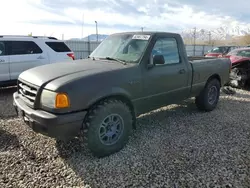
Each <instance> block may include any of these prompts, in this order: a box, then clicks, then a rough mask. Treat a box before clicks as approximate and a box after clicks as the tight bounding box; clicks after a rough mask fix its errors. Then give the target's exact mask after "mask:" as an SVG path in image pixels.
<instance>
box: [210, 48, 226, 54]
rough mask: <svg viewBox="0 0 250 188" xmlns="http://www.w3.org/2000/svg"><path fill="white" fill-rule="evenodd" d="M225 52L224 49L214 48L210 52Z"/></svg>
mask: <svg viewBox="0 0 250 188" xmlns="http://www.w3.org/2000/svg"><path fill="white" fill-rule="evenodd" d="M225 51H226V48H225V47H216V48H213V49H212V50H211V51H210V52H212V53H224V52H225Z"/></svg>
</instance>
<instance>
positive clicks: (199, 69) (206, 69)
mask: <svg viewBox="0 0 250 188" xmlns="http://www.w3.org/2000/svg"><path fill="white" fill-rule="evenodd" d="M189 62H190V64H191V66H192V69H193V80H192V93H199V92H200V91H201V89H202V88H204V86H205V84H206V82H207V79H208V78H209V77H210V76H212V75H214V74H216V75H220V81H221V84H222V85H224V84H225V83H227V82H228V78H229V77H228V75H229V71H230V70H229V67H230V66H229V64H230V60H229V59H225V58H213V57H212V58H205V57H203V58H200V59H198V58H197V59H195V60H192V61H189ZM227 69H228V72H227V71H225V70H227Z"/></svg>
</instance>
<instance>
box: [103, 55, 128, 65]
mask: <svg viewBox="0 0 250 188" xmlns="http://www.w3.org/2000/svg"><path fill="white" fill-rule="evenodd" d="M106 59H107V60H113V61H117V62H119V63H122V64H123V65H126V64H127V63H126V62H125V61H122V60H120V59H116V58H113V57H106Z"/></svg>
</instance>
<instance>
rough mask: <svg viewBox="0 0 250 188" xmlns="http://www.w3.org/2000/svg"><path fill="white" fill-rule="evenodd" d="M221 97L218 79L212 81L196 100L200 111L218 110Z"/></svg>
mask: <svg viewBox="0 0 250 188" xmlns="http://www.w3.org/2000/svg"><path fill="white" fill-rule="evenodd" d="M219 97H220V82H219V80H218V79H212V80H210V81H209V82H208V83H207V84H206V86H205V88H204V89H203V90H202V92H201V93H200V95H199V96H197V97H196V98H195V103H196V106H197V107H198V109H200V110H202V111H212V110H214V109H215V108H216V106H217V103H218V101H219Z"/></svg>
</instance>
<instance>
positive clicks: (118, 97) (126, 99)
mask: <svg viewBox="0 0 250 188" xmlns="http://www.w3.org/2000/svg"><path fill="white" fill-rule="evenodd" d="M111 99H116V100H120V101H122V102H123V103H125V104H126V105H128V107H129V109H130V111H131V114H132V117H133V128H134V129H136V109H135V107H134V105H133V103H132V101H131V100H130V98H129V97H128V96H127V95H126V94H123V93H113V94H109V95H104V96H102V97H99V98H97V99H95V100H94V101H93V102H92V103H90V104H89V105H88V109H90V108H91V107H93V106H95V105H97V104H98V103H100V102H102V101H104V100H111Z"/></svg>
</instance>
